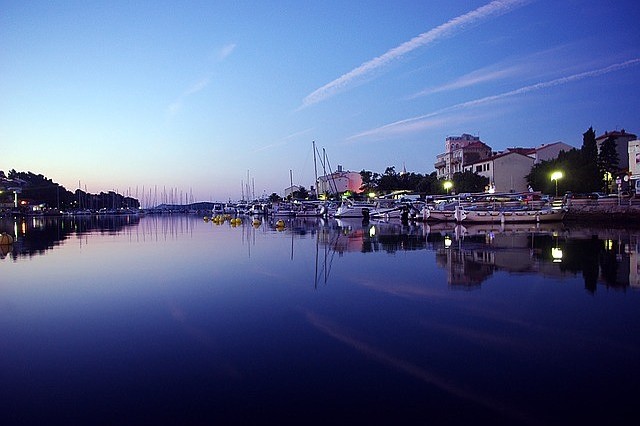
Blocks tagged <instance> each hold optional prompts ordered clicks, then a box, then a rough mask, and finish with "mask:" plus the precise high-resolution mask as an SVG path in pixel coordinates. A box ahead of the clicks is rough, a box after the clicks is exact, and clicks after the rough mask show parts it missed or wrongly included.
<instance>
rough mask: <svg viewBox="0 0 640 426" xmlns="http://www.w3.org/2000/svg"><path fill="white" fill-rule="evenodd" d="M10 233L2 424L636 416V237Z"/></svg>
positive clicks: (248, 231)
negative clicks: (14, 238)
mask: <svg viewBox="0 0 640 426" xmlns="http://www.w3.org/2000/svg"><path fill="white" fill-rule="evenodd" d="M0 232H7V233H9V234H11V235H13V236H14V237H16V241H15V243H14V244H13V245H10V246H3V247H2V251H1V252H0V254H1V257H2V258H1V259H0V271H1V272H2V286H1V290H0V307H1V309H0V335H1V336H2V341H3V350H2V351H1V352H0V397H1V398H2V401H3V407H4V409H3V410H2V414H1V417H0V422H2V424H46V423H50V422H52V421H56V422H65V423H69V424H87V423H90V424H93V423H109V424H122V423H135V424H138V423H148V422H155V423H158V424H202V423H213V424H215V423H218V424H238V423H250V424H255V423H261V422H264V421H272V422H276V423H278V424H300V423H302V422H308V421H309V420H313V421H339V422H341V423H343V422H352V423H363V422H371V421H376V422H383V423H392V422H394V423H401V424H405V423H412V424H415V423H419V424H424V423H430V424H468V423H469V422H479V421H480V422H484V421H486V422H492V424H510V425H512V424H545V425H547V424H568V423H571V424H574V423H580V422H584V423H588V424H592V423H594V422H603V423H604V422H606V423H607V424H625V423H629V422H628V421H627V420H626V419H629V418H633V415H634V414H635V400H636V392H635V391H636V389H637V384H638V383H640V367H639V366H638V359H640V338H639V337H638V336H639V334H638V332H637V330H638V327H640V291H638V290H639V288H640V279H639V277H638V264H639V261H638V256H637V253H638V236H639V235H640V231H639V230H628V229H607V228H585V227H573V226H568V225H562V224H548V225H542V224H540V225H535V224H534V225H521V226H518V227H509V226H507V227H483V226H478V225H475V226H460V225H458V226H454V225H449V224H439V225H431V224H420V223H418V224H414V223H409V224H401V223H399V222H397V223H396V222H389V223H387V222H374V221H371V222H364V223H363V222H362V221H359V220H352V221H345V220H340V221H338V220H322V219H316V218H307V219H304V220H302V219H300V220H288V221H287V223H286V225H285V227H284V228H281V227H276V226H275V221H273V220H269V219H264V220H263V221H262V222H260V223H254V222H253V221H252V220H251V219H249V218H244V219H243V220H242V222H241V223H239V224H237V223H235V222H234V223H233V224H232V223H230V222H228V221H226V222H224V223H222V224H220V223H213V222H210V221H203V220H202V218H199V217H195V216H184V215H174V216H170V215H167V216H162V215H156V216H146V217H137V216H102V217H96V216H89V217H75V218H73V217H69V218H66V217H65V218H44V217H39V218H38V217H36V218H24V219H20V220H17V221H14V220H12V219H2V220H1V221H0ZM457 290H472V291H457Z"/></svg>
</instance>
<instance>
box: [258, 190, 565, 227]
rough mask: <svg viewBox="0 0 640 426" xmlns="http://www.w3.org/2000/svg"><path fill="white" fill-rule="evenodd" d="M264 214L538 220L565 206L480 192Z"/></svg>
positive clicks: (537, 197)
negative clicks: (438, 197)
mask: <svg viewBox="0 0 640 426" xmlns="http://www.w3.org/2000/svg"><path fill="white" fill-rule="evenodd" d="M267 214H271V215H274V216H295V217H304V216H319V217H334V218H337V219H341V218H362V219H382V220H392V219H399V220H403V221H408V220H415V221H425V222H455V223H500V224H505V223H540V222H558V221H562V219H563V218H564V216H565V214H566V208H565V207H564V206H563V205H562V204H560V205H556V204H554V202H553V200H551V199H548V198H544V197H543V196H542V195H541V194H540V193H517V194H514V193H509V194H481V195H475V196H471V195H470V194H467V196H458V197H444V198H441V199H429V200H428V201H419V200H408V199H399V200H396V199H378V200H376V201H372V202H364V201H355V200H350V199H348V200H344V201H342V202H340V203H332V202H306V201H305V202H295V203H281V204H277V205H274V206H272V207H271V209H270V210H269V211H267Z"/></svg>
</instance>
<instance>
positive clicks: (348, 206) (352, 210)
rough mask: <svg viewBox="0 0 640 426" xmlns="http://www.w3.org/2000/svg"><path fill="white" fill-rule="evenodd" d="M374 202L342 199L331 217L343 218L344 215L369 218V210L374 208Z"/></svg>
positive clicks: (371, 210)
mask: <svg viewBox="0 0 640 426" xmlns="http://www.w3.org/2000/svg"><path fill="white" fill-rule="evenodd" d="M375 207H376V206H375V204H372V203H366V202H359V201H353V200H345V201H343V202H342V203H341V204H340V206H338V209H337V210H336V212H335V213H334V215H333V217H336V218H344V217H363V218H365V217H366V218H369V217H370V216H371V212H373V211H374V210H375Z"/></svg>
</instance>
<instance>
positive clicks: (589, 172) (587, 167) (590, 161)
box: [579, 127, 602, 192]
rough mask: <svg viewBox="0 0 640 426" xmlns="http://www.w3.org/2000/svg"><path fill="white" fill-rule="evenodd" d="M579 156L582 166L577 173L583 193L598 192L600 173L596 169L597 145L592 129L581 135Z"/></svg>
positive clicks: (597, 168) (600, 182) (600, 183)
mask: <svg viewBox="0 0 640 426" xmlns="http://www.w3.org/2000/svg"><path fill="white" fill-rule="evenodd" d="M581 154H582V160H583V163H582V164H583V166H582V167H581V168H580V170H579V172H580V174H581V181H582V182H583V184H584V187H585V188H584V189H585V190H584V191H583V192H593V191H599V190H600V189H601V188H602V173H600V169H599V167H598V143H597V142H596V132H595V131H594V130H593V127H589V130H587V131H586V132H584V133H583V134H582V149H581Z"/></svg>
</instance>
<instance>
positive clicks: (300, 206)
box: [294, 202, 327, 217]
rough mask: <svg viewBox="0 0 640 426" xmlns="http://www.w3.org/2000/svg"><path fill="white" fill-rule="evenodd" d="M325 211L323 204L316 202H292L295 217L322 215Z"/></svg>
mask: <svg viewBox="0 0 640 426" xmlns="http://www.w3.org/2000/svg"><path fill="white" fill-rule="evenodd" d="M326 213H327V209H326V207H325V206H324V204H321V203H316V202H300V203H295V204H294V214H295V216H296V217H323V216H325V215H326Z"/></svg>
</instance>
